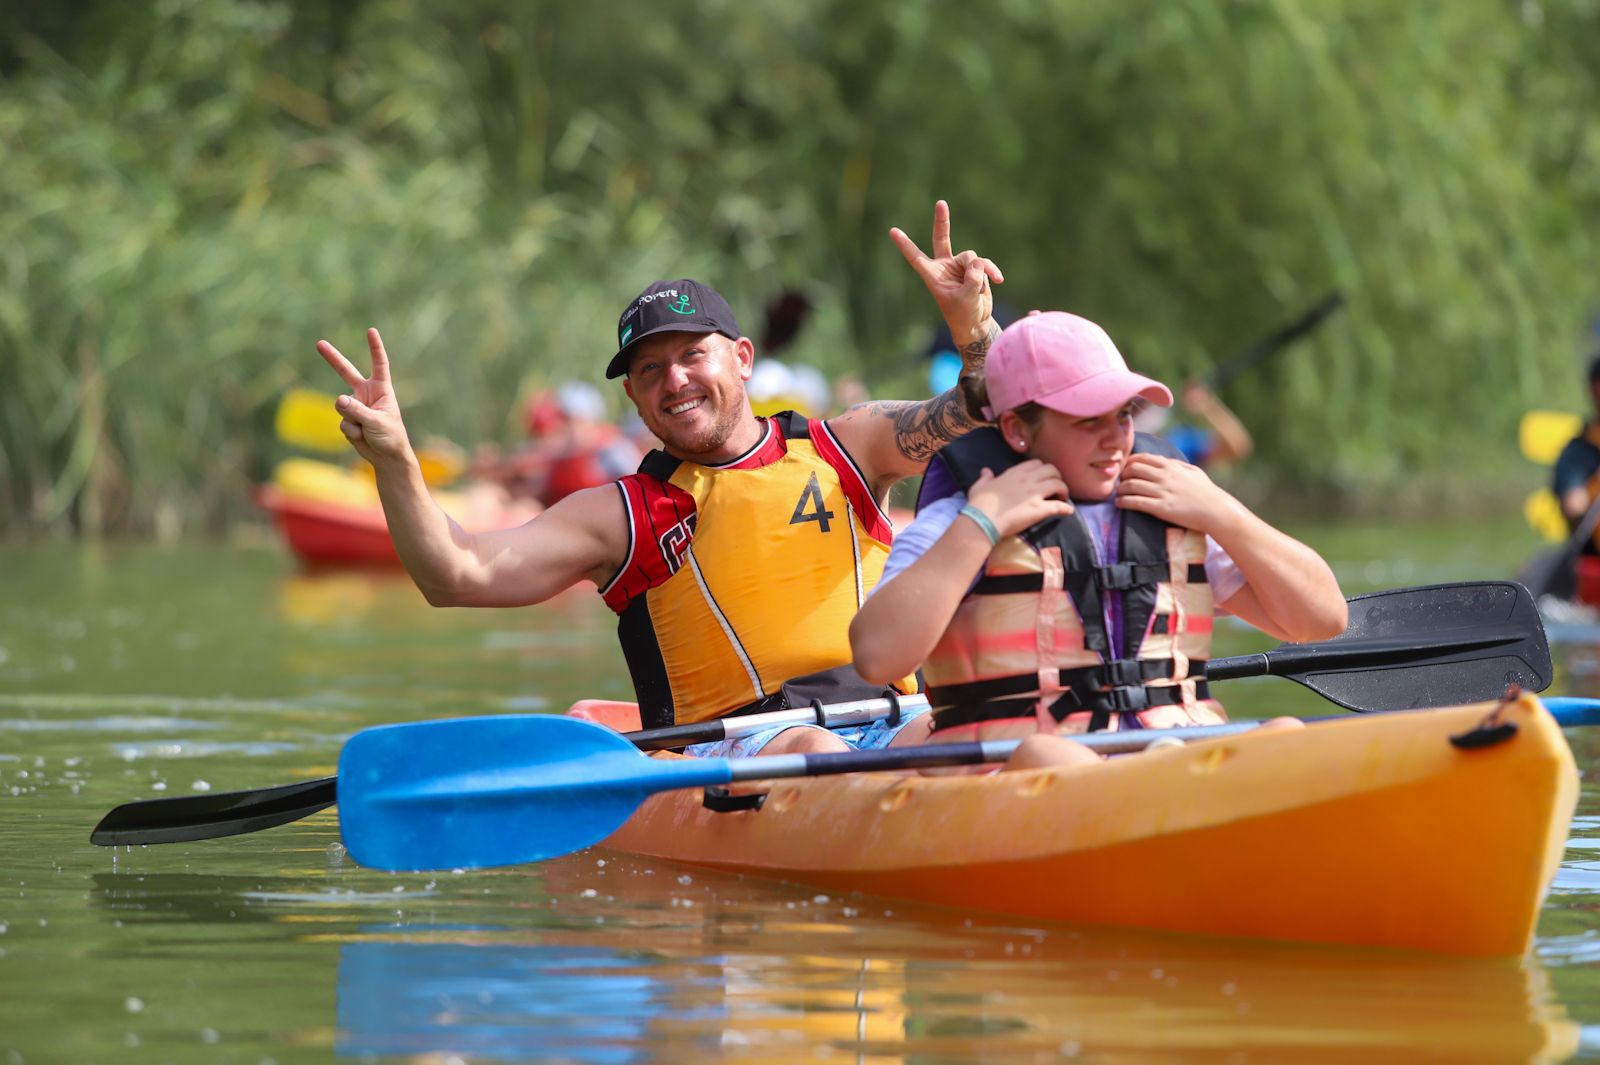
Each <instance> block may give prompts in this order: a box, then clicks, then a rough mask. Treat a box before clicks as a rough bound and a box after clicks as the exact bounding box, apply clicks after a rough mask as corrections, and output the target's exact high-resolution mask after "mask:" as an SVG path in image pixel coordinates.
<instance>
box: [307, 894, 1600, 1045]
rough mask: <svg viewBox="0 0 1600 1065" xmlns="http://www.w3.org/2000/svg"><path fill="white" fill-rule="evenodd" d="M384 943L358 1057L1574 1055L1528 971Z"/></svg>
mask: <svg viewBox="0 0 1600 1065" xmlns="http://www.w3.org/2000/svg"><path fill="white" fill-rule="evenodd" d="M713 927H714V926H713ZM375 934H378V935H387V936H389V937H391V938H388V939H386V940H380V941H368V942H351V943H346V944H344V945H342V946H341V948H340V953H339V985H338V1030H337V1036H336V1041H335V1046H336V1047H337V1049H338V1051H339V1052H340V1053H341V1054H346V1055H362V1054H379V1055H387V1054H405V1055H443V1056H449V1055H458V1056H485V1057H493V1058H500V1059H507V1060H510V1059H518V1058H522V1057H526V1056H529V1055H533V1054H536V1053H537V1054H542V1055H545V1056H548V1057H554V1058H559V1059H564V1060H572V1061H582V1062H595V1063H604V1065H612V1063H622V1062H645V1061H693V1060H708V1059H711V1058H716V1059H718V1060H737V1061H773V1062H778V1061H792V1060H795V1059H796V1058H797V1057H799V1056H803V1055H804V1056H809V1055H812V1054H816V1053H819V1052H821V1053H824V1054H825V1055H827V1056H828V1057H829V1058H830V1060H852V1059H853V1060H856V1061H907V1060H919V1061H920V1060H932V1059H959V1060H963V1061H967V1060H983V1061H999V1060H1029V1061H1032V1060H1043V1059H1049V1058H1054V1057H1056V1056H1058V1055H1062V1056H1077V1055H1083V1056H1090V1057H1094V1056H1100V1055H1115V1056H1117V1057H1118V1058H1121V1059H1132V1060H1151V1059H1158V1060H1159V1059H1164V1058H1168V1057H1171V1058H1172V1059H1174V1060H1184V1061H1207V1060H1227V1061H1249V1060H1282V1059H1284V1058H1285V1057H1292V1058H1293V1060H1296V1061H1319V1060H1327V1061H1348V1060H1351V1059H1352V1058H1353V1057H1354V1056H1356V1055H1357V1054H1359V1055H1360V1056H1361V1058H1362V1060H1364V1061H1379V1062H1381V1061H1390V1060H1393V1061H1412V1060H1414V1059H1415V1058H1416V1057H1417V1056H1418V1055H1419V1054H1421V1055H1425V1056H1429V1057H1434V1058H1436V1059H1438V1060H1445V1061H1458V1062H1466V1061H1484V1062H1490V1061H1492V1062H1510V1061H1530V1062H1531V1061H1549V1060H1560V1059H1562V1058H1565V1057H1567V1056H1569V1055H1570V1054H1571V1053H1572V1052H1573V1051H1574V1050H1575V1048H1576V1046H1577V1039H1578V1030H1577V1026H1576V1025H1574V1024H1572V1023H1571V1022H1570V1021H1568V1020H1566V1019H1565V1017H1564V1015H1562V1014H1561V1012H1560V1011H1559V1009H1556V1008H1552V1007H1551V1006H1550V1005H1548V1003H1547V1001H1546V988H1545V980H1544V975H1543V973H1542V972H1541V971H1540V970H1539V969H1538V967H1537V966H1536V965H1534V964H1531V963H1530V964H1528V965H1519V964H1515V963H1506V964H1474V963H1467V964H1461V963H1458V962H1444V961H1436V960H1431V959H1417V958H1403V959H1396V958H1393V957H1378V958H1374V957H1373V956H1372V954H1371V953H1370V952H1369V953H1354V952H1352V953H1341V952H1334V951H1289V950H1282V949H1275V948H1268V947H1260V946H1252V945H1242V944H1238V943H1228V944H1221V943H1208V942H1203V941H1193V940H1184V939H1178V938H1172V937H1162V938H1149V939H1145V938H1129V937H1128V936H1126V935H1121V934H1119V935H1115V936H1110V935H1101V934H1097V933H1093V932H1080V933H1076V934H1074V935H1073V936H1071V937H1070V939H1068V940H1067V941H1065V942H1063V941H1061V940H1060V939H1058V938H1054V937H1053V935H1052V934H1050V933H1043V932H1038V933H1023V935H1024V936H1029V935H1031V936H1033V937H1035V938H1034V946H1035V950H1036V952H1037V953H1038V954H1039V955H1044V956H1042V957H1035V958H1034V959H1033V960H1031V961H1030V962H1029V963H1028V964H1026V965H1019V964H1017V962H1016V961H1015V960H1012V957H1014V955H1010V953H1009V952H1008V951H1007V950H1006V949H1005V948H1004V947H1002V946H1001V945H1000V942H999V940H998V937H995V936H992V935H982V934H975V935H973V936H972V937H971V938H969V939H968V940H967V941H966V945H965V946H964V947H963V948H962V949H960V950H956V951H940V950H938V949H933V950H906V949H901V950H884V951H880V952H867V951H864V950H861V949H860V948H858V949H857V950H856V951H855V952H853V953H852V952H851V951H850V950H849V949H848V948H845V949H844V950H842V951H841V952H840V953H839V954H834V955H812V954H804V953H800V952H799V951H801V950H803V949H805V945H804V944H802V943H798V942H795V941H794V940H793V939H792V938H788V939H787V941H786V937H785V935H784V933H783V932H781V931H777V932H776V933H775V931H774V930H773V929H771V928H767V929H764V930H763V931H762V939H761V942H760V943H759V944H756V943H754V942H751V941H750V938H749V937H748V935H741V934H739V933H734V934H732V935H726V934H718V933H716V932H714V931H713V932H712V934H711V935H709V936H708V938H709V939H712V940H718V941H720V942H716V943H708V944H706V945H707V946H708V947H711V946H717V947H720V948H721V949H718V950H714V951H709V952H694V951H687V952H645V951H638V950H627V949H622V948H615V947H613V948H607V947H603V946H598V945H584V944H583V943H581V942H579V941H576V940H574V941H570V942H556V941H548V940H546V941H538V942H508V941H507V940H508V939H514V938H516V935H517V934H516V933H514V932H513V931H512V930H510V929H506V928H432V929H410V930H408V931H407V932H406V933H404V935H402V936H400V937H397V938H394V936H395V933H394V932H393V931H392V930H388V931H387V932H380V933H375ZM1016 934H1017V933H1016V932H1015V930H1014V931H1013V936H1015V935H1016ZM840 946H843V944H840ZM785 948H788V950H790V951H794V952H792V953H791V952H786V950H785ZM1014 949H1015V944H1014V940H1013V944H1012V950H1013V951H1014ZM830 1051H831V1053H829V1052H830Z"/></svg>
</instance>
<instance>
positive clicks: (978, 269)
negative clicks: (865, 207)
mask: <svg viewBox="0 0 1600 1065" xmlns="http://www.w3.org/2000/svg"><path fill="white" fill-rule="evenodd" d="M889 237H890V239H892V240H893V241H894V242H895V245H896V246H897V247H898V248H899V249H900V254H901V255H904V256H905V258H906V262H908V263H910V264H911V268H912V269H913V270H915V271H916V272H917V276H918V277H920V278H922V283H923V284H924V285H926V286H928V291H929V292H930V293H932V295H933V298H934V302H936V303H938V304H939V310H940V312H941V313H943V314H944V320H945V321H946V322H947V323H948V324H949V325H950V331H951V332H952V333H953V334H955V336H956V343H958V344H959V343H962V341H963V337H962V335H961V334H962V333H967V334H969V335H970V334H972V333H976V332H977V331H978V329H979V327H981V326H982V325H983V323H984V322H985V321H987V320H988V319H989V317H990V315H991V314H992V313H993V312H994V296H993V294H992V292H991V291H990V285H991V284H995V285H998V284H1000V283H1002V282H1004V281H1005V275H1004V274H1002V273H1001V272H1000V268H999V267H998V266H996V265H995V264H994V263H993V262H991V261H989V260H988V259H985V258H983V257H982V256H980V255H979V254H978V253H977V252H975V251H964V252H962V253H961V254H960V255H956V254H954V253H953V252H952V250H951V245H950V205H949V204H947V203H945V202H944V201H943V200H940V201H939V202H938V203H936V204H934V205H933V255H932V256H931V257H930V256H927V255H924V254H923V253H922V249H921V248H919V247H917V242H916V241H914V240H912V239H911V238H910V237H908V236H906V234H905V232H904V231H903V230H900V229H891V230H889Z"/></svg>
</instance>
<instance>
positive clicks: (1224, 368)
mask: <svg viewBox="0 0 1600 1065" xmlns="http://www.w3.org/2000/svg"><path fill="white" fill-rule="evenodd" d="M1343 304H1344V296H1343V294H1341V293H1340V292H1338V291H1334V292H1330V293H1328V295H1326V296H1324V297H1323V298H1322V300H1321V301H1320V302H1318V303H1317V304H1316V306H1314V307H1312V308H1311V309H1310V310H1308V311H1306V312H1305V313H1304V314H1302V315H1301V316H1300V317H1298V318H1296V319H1295V320H1294V321H1292V322H1290V323H1289V324H1288V325H1285V326H1283V327H1281V328H1279V329H1277V330H1275V331H1273V332H1271V333H1268V334H1267V335H1266V336H1264V337H1262V338H1261V339H1260V340H1257V341H1256V342H1255V343H1253V344H1251V345H1250V346H1249V347H1247V348H1245V349H1244V350H1242V351H1240V352H1239V353H1237V354H1236V355H1234V356H1232V357H1231V358H1229V359H1228V360H1227V361H1226V362H1224V363H1222V364H1221V365H1219V366H1218V367H1217V368H1216V369H1214V370H1212V371H1211V374H1210V385H1211V389H1212V391H1217V390H1219V389H1221V388H1222V387H1223V386H1224V385H1226V384H1228V382H1230V381H1232V380H1233V379H1234V378H1236V377H1238V376H1239V375H1240V374H1242V373H1244V372H1245V371H1247V370H1249V369H1251V368H1252V367H1254V366H1255V365H1256V364H1257V363H1260V362H1261V361H1263V360H1264V359H1266V358H1267V357H1268V356H1269V355H1274V354H1276V353H1278V352H1280V351H1282V350H1283V349H1284V348H1287V347H1288V346H1289V345H1290V344H1292V343H1294V342H1295V341H1296V340H1299V339H1300V338H1301V337H1303V336H1305V335H1306V334H1307V333H1310V332H1311V331H1312V330H1313V329H1315V328H1316V327H1317V326H1319V325H1321V324H1322V322H1323V320H1324V319H1326V318H1327V317H1328V315H1330V314H1332V313H1333V312H1334V311H1336V310H1338V309H1339V308H1340V307H1341V306H1342V305H1343Z"/></svg>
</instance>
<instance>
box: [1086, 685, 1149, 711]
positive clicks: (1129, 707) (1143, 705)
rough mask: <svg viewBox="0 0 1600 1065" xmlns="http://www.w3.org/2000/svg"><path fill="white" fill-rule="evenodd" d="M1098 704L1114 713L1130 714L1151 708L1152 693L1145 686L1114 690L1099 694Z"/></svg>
mask: <svg viewBox="0 0 1600 1065" xmlns="http://www.w3.org/2000/svg"><path fill="white" fill-rule="evenodd" d="M1095 701H1096V703H1097V704H1098V705H1099V706H1100V707H1103V708H1105V709H1108V710H1110V711H1112V712H1113V713H1119V714H1128V713H1134V712H1136V711H1139V710H1148V709H1149V708H1150V691H1149V689H1147V688H1146V687H1145V686H1144V685H1142V684H1139V685H1133V686H1129V687H1119V688H1112V689H1111V690H1110V691H1106V692H1099V693H1097V697H1096V700H1095Z"/></svg>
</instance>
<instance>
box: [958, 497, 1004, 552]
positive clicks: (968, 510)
mask: <svg viewBox="0 0 1600 1065" xmlns="http://www.w3.org/2000/svg"><path fill="white" fill-rule="evenodd" d="M960 513H961V514H963V515H965V516H966V517H969V518H971V519H972V520H973V522H975V523H976V524H977V526H978V528H980V529H982V530H983V535H985V536H987V537H988V538H989V546H990V547H993V546H994V545H995V544H997V543H999V542H1000V530H999V529H997V528H995V526H994V522H992V521H990V520H989V515H987V514H985V513H984V512H983V511H981V510H979V509H978V508H977V507H975V506H973V505H972V504H971V503H968V504H967V505H966V506H964V507H962V508H961V511H960Z"/></svg>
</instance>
